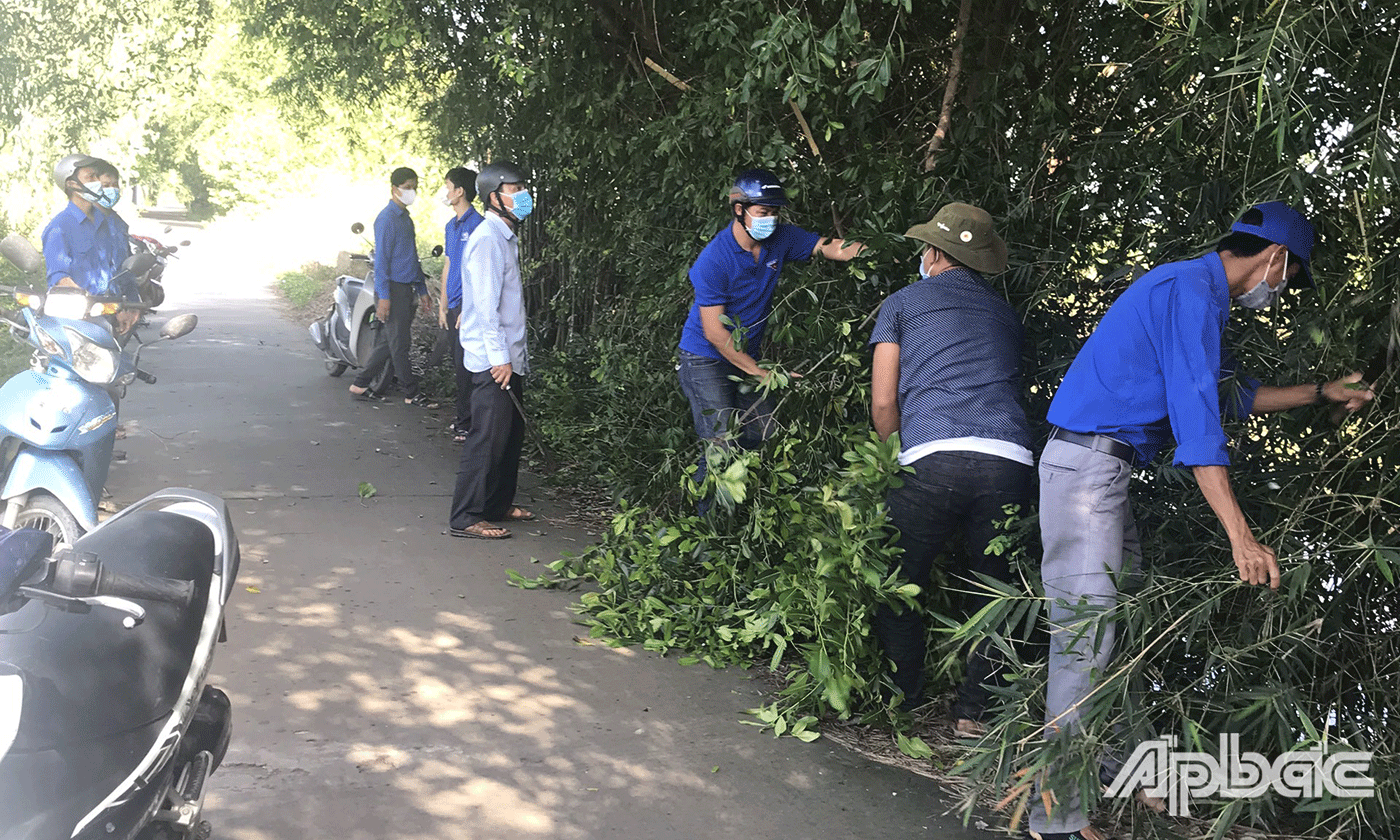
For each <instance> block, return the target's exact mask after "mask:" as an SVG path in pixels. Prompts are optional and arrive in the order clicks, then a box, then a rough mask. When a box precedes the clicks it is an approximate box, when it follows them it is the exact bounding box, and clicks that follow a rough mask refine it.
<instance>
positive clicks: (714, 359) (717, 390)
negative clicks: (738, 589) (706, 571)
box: [677, 169, 862, 513]
mask: <svg viewBox="0 0 1400 840" xmlns="http://www.w3.org/2000/svg"><path fill="white" fill-rule="evenodd" d="M728 203H729V211H730V222H729V224H728V225H726V226H725V228H724V229H723V230H721V231H720V232H719V233H718V234H716V235H715V238H714V239H712V240H710V244H708V245H706V246H705V248H704V250H702V251H701V252H700V256H699V257H698V258H697V259H696V260H695V264H694V265H692V266H691V267H690V282H691V285H693V286H694V287H695V303H694V304H693V305H692V306H691V307H690V315H689V316H688V317H687V318H686V322H685V327H684V329H683V330H682V332H681V342H680V354H679V355H680V364H679V367H678V368H677V370H678V372H679V374H680V381H681V390H682V391H683V392H684V393H685V396H686V399H687V400H689V401H690V413H691V418H692V420H693V421H694V423H695V432H696V434H698V435H699V436H700V439H701V441H705V442H710V443H718V444H723V442H724V439H725V433H726V432H727V431H728V429H729V426H730V424H731V422H733V421H735V420H736V419H737V418H738V417H743V421H742V425H741V426H740V429H739V436H738V441H739V443H740V444H741V445H754V444H756V443H758V442H760V441H762V440H763V439H764V438H766V437H768V435H769V434H770V433H771V432H772V414H773V410H772V406H771V405H770V404H769V402H768V400H766V399H764V398H762V397H761V396H760V395H759V392H758V391H757V390H755V391H752V392H750V393H748V394H744V393H741V392H740V388H739V383H738V382H736V381H735V380H736V379H742V378H744V377H750V376H751V377H757V378H758V380H759V382H760V383H762V382H763V381H764V380H766V379H767V378H768V375H769V373H770V371H768V370H766V369H764V368H761V367H759V365H758V362H757V359H758V358H759V356H760V354H761V352H762V349H763V333H764V328H765V326H766V325H767V323H768V316H769V314H770V313H771V312H772V306H773V291H774V290H775V289H776V288H777V286H778V276H779V275H780V274H782V271H783V266H784V265H785V264H786V263H788V262H790V261H798V262H805V261H806V260H809V259H811V258H812V257H813V256H816V255H821V256H823V257H826V258H827V259H829V260H836V261H838V262H849V261H850V260H851V259H853V258H854V257H855V256H856V254H857V253H859V252H860V250H861V248H862V245H861V244H860V243H859V242H846V241H845V240H842V239H831V238H823V237H822V236H820V235H818V234H815V233H812V232H811V231H808V230H803V229H802V228H799V227H794V226H792V225H787V224H782V223H780V221H779V218H778V214H779V211H780V209H781V208H783V207H785V206H787V203H788V199H787V192H786V191H785V190H784V189H783V185H782V184H781V183H780V182H779V181H778V177H777V176H776V175H774V174H773V173H772V172H769V171H768V170H766V169H750V170H748V171H747V172H744V173H742V174H740V175H739V177H738V178H736V179H735V180H734V186H733V187H732V188H731V189H730V191H729V199H728ZM726 320H728V321H729V324H726V323H725V321H726ZM794 376H795V374H794ZM705 473H706V458H705V453H704V452H703V451H702V452H701V454H700V471H699V472H698V473H697V474H696V476H695V480H696V482H697V483H700V482H703V481H704V479H705ZM699 507H700V511H701V513H704V512H705V511H706V510H708V509H709V503H708V500H702V501H701V502H700V505H699Z"/></svg>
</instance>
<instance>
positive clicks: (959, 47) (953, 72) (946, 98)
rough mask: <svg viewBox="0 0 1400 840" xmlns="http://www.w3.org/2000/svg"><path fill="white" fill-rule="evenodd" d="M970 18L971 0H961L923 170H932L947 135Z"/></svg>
mask: <svg viewBox="0 0 1400 840" xmlns="http://www.w3.org/2000/svg"><path fill="white" fill-rule="evenodd" d="M971 18H972V0H962V9H961V10H960V11H959V12H958V28H957V31H956V32H954V33H953V60H952V63H951V64H949V66H948V86H947V87H946V88H944V90H943V111H942V113H940V114H939V115H938V130H937V131H935V132H934V133H933V138H932V139H931V140H929V141H928V152H927V153H926V154H925V155H924V171H925V172H932V171H933V167H934V164H935V163H936V162H937V157H938V150H939V149H941V148H943V140H944V138H946V137H947V136H948V126H949V124H951V123H952V121H953V99H954V98H956V96H957V94H958V77H959V76H961V75H962V54H963V42H964V41H966V40H967V24H968V21H969V20H970V19H971Z"/></svg>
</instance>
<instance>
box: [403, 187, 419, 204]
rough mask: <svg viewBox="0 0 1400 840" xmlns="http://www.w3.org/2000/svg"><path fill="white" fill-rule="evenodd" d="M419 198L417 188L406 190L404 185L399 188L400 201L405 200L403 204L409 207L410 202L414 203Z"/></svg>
mask: <svg viewBox="0 0 1400 840" xmlns="http://www.w3.org/2000/svg"><path fill="white" fill-rule="evenodd" d="M417 199H418V191H417V190H406V189H403V188H402V187H400V188H399V201H402V202H403V206H405V207H407V206H409V205H410V204H412V203H413V202H414V201H416V200H417Z"/></svg>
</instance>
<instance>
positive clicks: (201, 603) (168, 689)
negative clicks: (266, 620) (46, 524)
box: [0, 489, 238, 840]
mask: <svg viewBox="0 0 1400 840" xmlns="http://www.w3.org/2000/svg"><path fill="white" fill-rule="evenodd" d="M237 574H238V540H237V537H236V536H235V535H234V532H233V527H232V524H231V523H230V520H229V512H228V508H227V506H226V505H225V504H224V502H223V500H221V499H219V498H217V497H215V496H211V495H209V494H207V493H202V492H199V491H195V490H184V489H167V490H163V491H161V492H158V493H155V494H153V495H151V496H148V497H146V498H145V499H142V500H141V501H139V502H137V503H136V504H134V505H132V506H131V507H129V508H127V509H125V510H123V511H121V512H120V513H118V514H116V515H115V516H113V517H111V518H110V519H108V520H107V521H106V522H104V523H102V524H101V525H99V526H98V527H97V528H95V529H94V530H92V531H91V532H89V533H88V534H87V535H85V536H84V537H82V538H81V539H79V540H78V541H77V542H76V543H75V544H74V545H72V546H71V547H66V546H65V547H62V548H60V549H58V550H57V551H54V550H53V548H52V538H51V537H50V536H49V535H48V534H46V533H43V532H40V531H33V530H26V529H21V530H15V531H5V530H4V529H0V840H21V838H24V840H69V838H74V839H75V840H96V839H97V838H103V840H187V838H195V840H205V838H208V837H209V835H210V826H209V823H208V822H207V821H205V820H204V819H203V817H202V812H203V806H204V793H205V784H206V783H207V781H208V779H209V776H210V774H211V773H213V772H214V770H215V769H216V768H217V767H218V766H219V763H220V762H221V761H222V760H223V757H224V753H225V751H226V750H227V748H228V743H229V736H230V734H231V732H232V722H231V721H232V713H231V707H230V703H229V699H228V696H227V695H226V694H224V692H222V691H220V690H219V689H217V688H214V687H213V686H210V685H207V684H206V680H207V678H208V675H209V667H210V662H211V659H212V657H213V653H214V646H215V644H216V643H217V642H218V641H221V640H222V638H223V628H224V608H225V606H226V605H227V603H228V599H229V596H230V595H231V594H232V592H233V586H234V579H235V578H236V577H237Z"/></svg>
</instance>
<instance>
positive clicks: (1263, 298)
mask: <svg viewBox="0 0 1400 840" xmlns="http://www.w3.org/2000/svg"><path fill="white" fill-rule="evenodd" d="M1273 267H1274V258H1273V257H1270V258H1269V264H1268V266H1267V267H1265V269H1264V279H1263V280H1260V281H1259V282H1258V283H1255V284H1254V287H1253V288H1251V289H1250V290H1249V291H1247V292H1245V293H1244V294H1242V295H1240V296H1239V297H1237V298H1235V302H1236V303H1238V304H1239V305H1240V306H1243V307H1244V308H1246V309H1268V308H1269V307H1271V306H1273V305H1274V304H1275V303H1276V302H1278V299H1279V295H1281V294H1283V290H1284V289H1285V288H1287V287H1288V252H1287V251H1284V252H1283V278H1284V279H1282V280H1280V281H1279V284H1278V287H1277V288H1275V287H1273V286H1270V285H1269V269H1271V268H1273Z"/></svg>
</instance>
